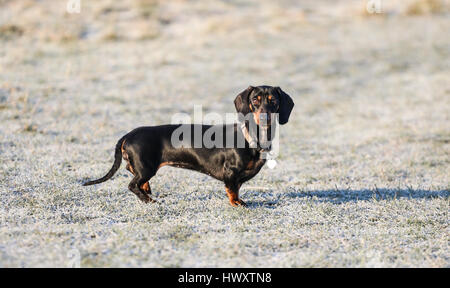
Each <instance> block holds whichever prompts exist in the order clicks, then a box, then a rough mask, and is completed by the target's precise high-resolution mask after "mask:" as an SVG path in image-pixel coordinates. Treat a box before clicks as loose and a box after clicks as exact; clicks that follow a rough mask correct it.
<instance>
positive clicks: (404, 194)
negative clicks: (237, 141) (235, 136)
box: [243, 188, 450, 209]
mask: <svg viewBox="0 0 450 288" xmlns="http://www.w3.org/2000/svg"><path fill="white" fill-rule="evenodd" d="M261 193H266V194H265V195H264V198H265V200H255V201H252V200H251V198H260V197H258V196H261ZM257 195H258V196H257ZM449 196H450V190H449V189H443V190H424V189H389V188H374V189H360V190H351V189H345V190H339V189H329V190H297V189H289V190H288V191H286V192H276V193H275V192H273V191H267V192H265V191H264V192H261V191H252V190H248V191H246V192H245V193H244V194H243V198H244V199H247V201H246V203H247V205H248V207H249V208H259V207H265V208H272V209H273V208H276V207H277V206H278V205H280V204H282V203H283V202H286V201H295V199H304V200H311V201H316V202H330V203H333V204H342V203H347V202H359V201H374V200H375V201H379V200H395V199H401V198H407V199H433V198H448V197H449Z"/></svg>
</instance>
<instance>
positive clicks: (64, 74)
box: [0, 0, 450, 267]
mask: <svg viewBox="0 0 450 288" xmlns="http://www.w3.org/2000/svg"><path fill="white" fill-rule="evenodd" d="M64 2H65V1H25V0H24V1H0V122H1V125H0V201H1V205H0V266H2V267H13V266H25V267H34V266H62V267H65V266H69V265H75V266H76V265H77V263H78V259H80V261H79V263H80V264H81V266H82V267H93V266H126V267H130V266H150V267H177V266H181V267H190V266H194V267H223V266H226V267H242V266H243V267H261V266H270V267H272V266H273V267H305V266H307V267H309V266H314V267H324V266H327V267H329V266H338V267H342V266H345V267H348V266H352V267H353V266H357V267H361V266H363V267H373V266H376V267H377V266H387V267H392V266H393V267H398V266H401V267H403V266H407V267H418V266H427V267H430V266H431V267H449V266H450V251H449V246H448V243H449V227H448V225H449V179H448V175H449V173H448V170H449V164H450V158H449V151H450V149H449V148H450V146H449V145H450V124H449V114H450V113H449V111H450V84H449V83H450V82H449V77H450V73H449V69H450V38H449V37H447V36H448V31H450V21H449V20H448V19H449V14H448V1H431V0H428V1H386V0H385V1H382V3H383V13H381V14H379V15H370V14H369V13H367V12H365V5H366V1H280V2H281V4H274V3H275V2H274V1H256V0H255V1H250V2H248V1H163V2H162V3H158V2H156V1H142V0H141V1H138V0H136V1H126V2H123V3H122V2H120V1H83V0H82V10H81V13H80V14H73V15H70V14H67V13H65V3H64ZM85 2H86V3H85ZM92 2H94V3H92ZM116 2H117V3H116ZM296 2H301V4H296ZM250 84H252V85H259V84H268V85H278V86H281V87H282V88H283V89H284V90H285V91H286V92H287V93H289V94H290V95H291V96H292V97H293V98H294V101H295V103H296V106H295V108H294V111H293V113H292V116H291V120H290V122H289V123H288V124H287V125H285V126H283V127H281V143H280V146H281V154H280V156H279V158H278V163H279V164H278V166H277V167H276V169H273V170H271V169H269V168H268V167H264V168H263V169H262V171H261V172H260V173H259V174H258V175H257V176H256V177H255V178H254V180H252V181H250V182H248V183H247V184H246V185H244V186H243V188H242V190H241V196H242V199H243V200H245V201H246V202H247V203H248V204H250V205H249V208H233V207H231V206H229V204H228V201H227V198H226V195H225V191H224V187H223V185H222V184H221V183H219V182H218V181H215V180H213V179H211V178H209V177H208V176H205V175H203V174H199V173H196V172H192V171H188V170H183V169H176V168H171V167H164V168H162V169H161V170H160V171H159V172H158V174H157V176H155V177H154V178H153V179H152V181H151V185H152V188H153V194H154V195H155V196H156V197H155V198H156V199H157V200H158V201H159V202H160V204H159V205H145V204H142V203H141V202H139V201H138V200H137V197H136V196H135V195H134V194H132V193H131V192H129V191H128V189H127V185H128V182H129V181H130V180H131V178H130V175H129V174H128V172H127V171H126V170H125V169H124V168H123V166H124V165H123V164H122V169H121V170H119V172H118V173H117V174H116V176H115V177H114V178H113V179H112V180H111V181H108V182H105V183H103V184H100V185H96V186H90V187H81V186H80V183H81V182H82V180H84V179H87V178H90V179H92V178H95V177H99V176H102V175H104V173H106V172H107V171H108V169H109V168H110V167H111V165H112V161H113V148H114V145H115V143H116V141H117V139H119V137H120V136H121V135H123V134H124V133H126V132H127V131H129V130H130V129H132V128H135V127H137V126H141V125H157V124H165V123H168V122H170V120H171V116H172V115H173V114H174V113H178V112H187V113H192V112H193V105H195V104H197V105H202V106H203V109H204V110H203V112H204V113H207V112H218V113H223V114H224V113H227V112H233V111H234V108H233V102H232V101H233V99H234V97H235V95H237V94H238V93H239V92H240V91H242V90H243V89H245V88H246V87H247V86H248V85H250Z"/></svg>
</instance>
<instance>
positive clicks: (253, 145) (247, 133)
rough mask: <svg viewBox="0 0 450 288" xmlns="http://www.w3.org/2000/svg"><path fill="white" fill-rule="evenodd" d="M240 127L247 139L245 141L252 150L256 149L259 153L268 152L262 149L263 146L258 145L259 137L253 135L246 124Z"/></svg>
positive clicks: (241, 124)
mask: <svg viewBox="0 0 450 288" xmlns="http://www.w3.org/2000/svg"><path fill="white" fill-rule="evenodd" d="M240 127H241V131H242V134H244V138H245V140H247V142H248V144H249V147H250V148H253V149H256V150H257V151H258V152H266V151H268V150H267V149H264V148H261V146H259V145H258V141H257V140H258V136H257V135H255V133H251V132H250V131H249V130H248V128H247V126H246V125H245V122H241V123H240ZM254 132H255V131H254ZM269 150H270V149H269Z"/></svg>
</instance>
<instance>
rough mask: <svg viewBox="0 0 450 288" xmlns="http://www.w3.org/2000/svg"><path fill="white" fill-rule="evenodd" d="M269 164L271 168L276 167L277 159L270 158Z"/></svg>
mask: <svg viewBox="0 0 450 288" xmlns="http://www.w3.org/2000/svg"><path fill="white" fill-rule="evenodd" d="M267 166H268V167H269V168H270V169H273V168H275V166H277V161H275V159H269V160H267Z"/></svg>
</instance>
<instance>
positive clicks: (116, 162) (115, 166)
mask: <svg viewBox="0 0 450 288" xmlns="http://www.w3.org/2000/svg"><path fill="white" fill-rule="evenodd" d="M123 141H125V136H124V137H122V138H120V140H119V141H118V142H117V144H116V152H115V154H114V164H113V166H112V167H111V170H109V172H108V173H107V174H106V175H105V176H103V177H102V178H100V179H97V180H92V181H88V182H85V183H83V186H89V185H94V184H98V183H102V182H105V181H106V180H108V179H109V178H111V177H112V176H113V175H114V173H116V171H117V170H118V169H119V167H120V164H121V163H122V144H123Z"/></svg>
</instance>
